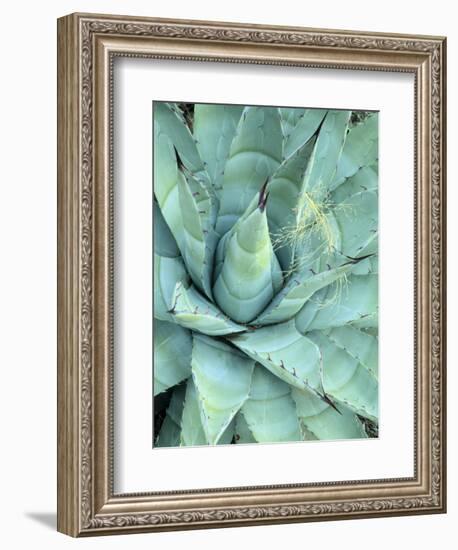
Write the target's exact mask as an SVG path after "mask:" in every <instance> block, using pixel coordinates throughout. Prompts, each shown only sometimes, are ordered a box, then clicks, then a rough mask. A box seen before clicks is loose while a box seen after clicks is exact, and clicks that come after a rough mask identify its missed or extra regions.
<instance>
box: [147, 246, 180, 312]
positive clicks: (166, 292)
mask: <svg viewBox="0 0 458 550" xmlns="http://www.w3.org/2000/svg"><path fill="white" fill-rule="evenodd" d="M180 282H181V283H183V284H187V282H188V274H187V272H186V268H185V265H184V263H183V260H182V259H181V257H177V258H169V257H168V256H159V255H158V254H154V284H153V288H154V317H155V318H156V319H161V320H162V321H173V316H172V315H171V314H170V308H171V307H172V304H173V294H174V291H175V286H176V285H177V283H180Z"/></svg>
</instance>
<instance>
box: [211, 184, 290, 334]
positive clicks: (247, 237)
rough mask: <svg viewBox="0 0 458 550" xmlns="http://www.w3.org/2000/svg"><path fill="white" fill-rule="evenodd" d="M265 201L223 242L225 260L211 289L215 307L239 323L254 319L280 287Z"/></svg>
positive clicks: (241, 221) (263, 198) (263, 199)
mask: <svg viewBox="0 0 458 550" xmlns="http://www.w3.org/2000/svg"><path fill="white" fill-rule="evenodd" d="M264 201H265V195H264V193H263V192H262V193H260V199H259V207H257V208H256V209H255V210H254V211H253V212H252V213H251V214H250V215H249V216H247V217H246V218H242V219H241V220H239V222H237V224H236V225H235V226H234V229H233V231H232V234H231V235H230V236H229V237H228V238H227V240H226V241H225V243H224V244H225V257H224V260H223V262H222V266H221V267H220V268H219V276H218V278H217V280H216V282H215V285H214V287H213V294H214V297H215V301H216V303H217V304H218V305H219V307H220V308H221V309H222V310H223V311H224V313H226V314H227V315H229V317H230V318H231V319H233V320H234V321H237V322H239V323H247V322H249V321H251V320H252V319H254V318H255V317H256V315H258V314H259V313H260V312H261V311H262V310H263V309H264V308H265V307H266V306H267V304H268V303H269V302H270V301H271V299H272V298H273V296H274V295H275V293H276V292H278V290H279V289H280V288H281V285H282V274H281V268H280V265H279V263H278V260H277V257H276V256H275V253H274V251H273V247H272V243H271V240H270V235H269V228H268V224H267V216H266V211H265V202H264Z"/></svg>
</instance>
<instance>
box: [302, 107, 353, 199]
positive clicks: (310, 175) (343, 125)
mask: <svg viewBox="0 0 458 550" xmlns="http://www.w3.org/2000/svg"><path fill="white" fill-rule="evenodd" d="M350 114H351V111H328V113H327V114H326V116H325V118H324V120H323V122H322V124H321V127H320V130H319V133H318V137H317V140H316V143H315V147H314V150H313V152H312V156H311V158H310V162H309V164H308V166H307V171H306V173H305V176H304V190H305V192H306V193H308V194H309V195H311V196H312V197H313V200H314V201H315V202H319V201H320V200H322V199H323V198H324V197H325V196H326V194H327V193H328V186H329V184H330V182H331V181H332V180H333V178H334V176H335V173H336V170H337V165H338V164H339V160H340V156H341V154H342V148H343V146H344V143H345V139H346V136H347V129H348V121H349V119H350ZM302 203H303V204H306V203H305V200H303V201H302ZM301 206H302V205H299V207H301Z"/></svg>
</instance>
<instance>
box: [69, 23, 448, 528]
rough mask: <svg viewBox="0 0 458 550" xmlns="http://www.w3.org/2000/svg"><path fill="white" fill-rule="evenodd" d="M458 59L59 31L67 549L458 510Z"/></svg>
mask: <svg viewBox="0 0 458 550" xmlns="http://www.w3.org/2000/svg"><path fill="white" fill-rule="evenodd" d="M445 46H446V42H445V38H443V37H433V36H404V35H390V34H380V33H378V34H377V33H366V32H352V31H341V30H319V29H306V28H292V27H267V26H260V25H253V24H239V23H215V22H208V21H181V20H164V19H154V18H144V17H126V16H111V15H110V16H106V15H94V14H73V15H69V16H66V17H63V18H61V19H59V20H58V239H59V241H58V250H59V264H58V272H59V277H58V319H59V323H58V331H59V332H58V530H59V531H61V532H63V533H66V534H68V535H71V536H90V535H104V534H119V533H134V532H144V531H161V530H177V529H197V528H212V527H229V526H246V525H256V524H268V523H286V522H298V521H303V522H305V521H320V520H337V519H348V518H361V517H375V516H393V515H406V514H427V513H440V512H444V511H445V507H446V478H445V474H446V471H445Z"/></svg>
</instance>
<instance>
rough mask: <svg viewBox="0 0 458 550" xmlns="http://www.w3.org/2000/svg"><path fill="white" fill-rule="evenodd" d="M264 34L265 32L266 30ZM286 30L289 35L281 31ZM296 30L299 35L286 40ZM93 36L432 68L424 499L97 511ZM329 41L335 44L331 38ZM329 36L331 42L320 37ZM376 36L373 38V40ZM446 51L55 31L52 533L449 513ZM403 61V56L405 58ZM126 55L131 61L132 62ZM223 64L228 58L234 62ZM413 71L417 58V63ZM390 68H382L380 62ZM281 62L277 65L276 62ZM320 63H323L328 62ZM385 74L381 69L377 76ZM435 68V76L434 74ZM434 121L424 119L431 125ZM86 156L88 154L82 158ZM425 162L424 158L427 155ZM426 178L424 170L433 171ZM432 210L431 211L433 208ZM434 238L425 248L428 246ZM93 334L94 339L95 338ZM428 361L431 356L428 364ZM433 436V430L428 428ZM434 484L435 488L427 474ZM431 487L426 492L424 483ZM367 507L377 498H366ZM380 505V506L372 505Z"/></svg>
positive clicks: (234, 32)
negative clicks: (345, 51)
mask: <svg viewBox="0 0 458 550" xmlns="http://www.w3.org/2000/svg"><path fill="white" fill-rule="evenodd" d="M269 30H271V31H272V32H266V31H269ZM280 30H284V31H285V34H283V33H282V34H281V35H280V33H279V32H278V31H280ZM295 30H297V34H294V33H291V31H295ZM92 32H94V33H98V34H102V35H105V36H108V35H110V34H113V32H114V33H115V34H116V35H118V36H119V35H129V36H135V37H136V38H139V37H141V36H150V35H152V36H155V37H160V39H161V40H162V39H163V38H165V39H166V41H170V40H172V39H174V38H176V39H178V40H179V41H181V40H185V41H192V42H195V43H198V42H201V41H207V40H208V41H210V42H213V44H215V43H219V44H221V43H227V44H232V43H236V42H238V43H245V44H246V43H250V42H253V43H256V44H259V45H260V44H261V43H262V44H273V45H275V44H283V43H285V44H286V43H288V44H289V45H293V44H296V45H297V43H299V45H300V47H302V46H312V48H313V47H314V46H316V45H317V43H316V41H315V39H316V38H318V39H320V40H321V39H323V43H325V46H324V47H325V48H328V47H331V48H333V49H334V48H335V51H338V50H339V49H341V48H349V49H351V50H353V49H355V50H361V49H363V50H365V51H366V52H369V51H371V50H373V51H374V50H376V51H378V52H379V53H381V52H384V51H385V50H386V51H395V50H396V51H403V52H404V54H406V53H408V54H410V55H412V54H413V53H420V52H421V55H422V56H423V55H427V56H429V61H428V63H429V62H431V61H432V62H433V63H432V68H433V70H432V75H430V76H433V86H432V88H433V89H432V90H431V89H430V88H429V86H428V95H429V91H433V98H432V99H433V105H434V106H435V109H434V108H433V115H435V116H434V119H433V120H434V130H435V132H433V134H434V135H433V136H430V137H431V143H430V148H429V153H431V151H433V152H434V153H435V158H434V162H433V163H432V164H433V166H432V173H431V171H429V170H428V172H429V176H430V178H431V179H429V178H428V179H427V180H426V181H430V182H431V184H433V196H431V195H429V197H428V198H427V201H426V202H427V206H428V207H429V209H430V210H429V212H430V215H431V214H432V218H433V219H432V221H433V222H434V225H433V226H430V229H431V230H432V238H433V242H432V243H430V246H431V248H430V252H431V253H432V257H433V258H434V261H433V265H431V264H429V266H430V268H431V267H433V266H434V268H435V269H434V270H433V276H432V277H431V278H430V277H428V286H429V291H431V289H432V290H433V302H434V304H435V311H433V312H431V317H429V319H428V327H431V325H430V323H433V326H434V328H435V332H434V335H433V336H435V338H434V337H433V342H435V345H434V344H433V346H432V348H433V350H434V351H433V354H432V356H433V374H434V378H433V379H432V380H431V379H430V380H429V382H430V383H431V388H430V389H431V390H434V396H435V400H434V403H433V407H432V408H433V411H434V413H433V418H434V426H433V445H432V448H430V447H429V446H428V451H427V452H428V453H430V452H432V454H431V455H429V456H428V459H430V458H433V459H434V466H435V471H433V472H431V471H429V472H428V476H427V477H428V480H427V484H428V487H427V488H426V490H427V494H424V495H418V496H415V495H413V494H412V495H411V497H409V496H407V497H405V496H402V495H398V497H399V498H395V497H391V498H388V496H387V498H385V499H382V500H381V497H382V496H381V495H380V497H370V498H369V500H366V499H365V498H363V499H356V500H354V501H351V502H345V501H343V502H337V501H336V503H333V502H330V503H329V504H326V503H318V504H317V503H311V504H304V505H296V506H295V505H293V504H291V503H287V504H286V503H285V506H283V505H280V506H272V505H262V506H259V507H257V508H254V507H251V506H249V505H248V506H247V507H246V508H240V507H235V508H231V507H228V508H224V507H223V508H219V507H217V508H212V509H207V510H205V509H203V508H201V507H199V509H196V510H190V511H177V510H165V511H161V512H159V513H154V512H151V513H149V512H148V511H145V512H144V513H131V512H130V513H127V511H124V510H122V508H120V509H119V510H117V511H116V512H114V513H112V515H105V514H103V512H102V513H101V514H100V513H95V510H94V496H95V495H94V490H95V484H96V480H95V479H94V477H97V472H96V471H94V466H95V464H94V462H97V460H96V456H94V449H93V444H94V441H93V436H94V428H95V425H96V424H97V423H98V422H97V421H96V418H95V416H94V414H95V412H96V411H95V409H94V406H93V405H94V401H93V400H95V399H96V396H95V395H94V392H93V390H94V384H95V382H96V380H94V372H93V364H92V363H93V359H94V351H95V350H94V346H93V334H92V333H93V329H94V328H96V327H93V323H94V320H96V319H97V315H96V316H95V317H94V297H93V291H94V268H95V266H94V258H93V252H94V251H93V245H94V242H93V241H94V231H95V226H94V219H93V199H94V192H95V189H94V181H93V179H94V173H93V172H92V171H93V169H94V167H93V166H92V160H93V159H92V157H91V154H92V153H90V152H91V151H92V150H93V143H92V142H93V139H94V135H93V133H94V128H93V122H94V120H93V115H94V113H93V105H92V101H93V97H92V93H93V91H94V90H93V89H92V88H93V84H94V82H93V79H92V76H93V75H92V70H93V67H92V63H93V60H92V53H93V51H92V42H91V34H92ZM334 33H335V34H334ZM324 35H326V37H324ZM376 37H377V38H376ZM88 39H89V40H88ZM445 49H446V43H445V39H444V38H443V37H416V36H409V35H406V36H405V37H404V38H402V35H389V34H384V33H362V32H359V31H340V30H339V31H337V30H336V31H332V30H329V29H306V28H297V29H296V28H294V27H290V28H287V27H266V26H264V25H262V26H261V25H259V26H258V25H252V24H242V23H239V24H232V23H226V22H209V21H205V22H199V21H185V20H164V19H157V18H145V17H124V16H111V15H110V16H100V15H97V14H72V15H69V16H66V17H63V18H61V19H60V20H59V21H58V52H59V53H58V233H59V236H58V325H59V329H58V530H59V531H61V532H63V533H66V534H68V535H71V536H81V535H83V536H91V535H102V534H105V535H106V534H114V533H127V532H139V531H140V532H144V531H162V530H176V529H200V528H208V527H229V526H242V525H254V524H261V523H264V524H273V523H287V522H288V523H289V522H295V521H317V520H322V521H323V520H331V519H357V518H360V517H375V516H378V517H383V516H390V515H405V514H422V513H423V514H424V513H440V512H444V511H445V496H446V493H445V492H446V481H445V473H446V472H445V460H446V456H445V450H446V448H445V393H444V392H445V336H446V335H445V316H446V311H445V282H446V273H445V265H446V264H445V245H446V242H445V214H446V212H445V115H446V106H445V100H446V91H445V76H446V67H445V63H446V54H445ZM404 54H403V55H404ZM129 55H132V56H135V53H132V52H131V53H130V54H129ZM229 60H230V59H229ZM412 61H413V58H412ZM385 63H386V61H385V62H384V63H383V64H385ZM280 64H281V63H280ZM325 65H326V63H325ZM382 70H383V69H382ZM430 70H431V68H430ZM430 116H431V111H429V114H428V123H429V122H431V119H430ZM88 152H89V153H90V154H88ZM427 156H429V154H428V155H427ZM430 168H431V166H430ZM430 200H432V203H430ZM428 240H429V239H427V241H428ZM94 336H95V335H94ZM430 357H431V356H430ZM429 427H430V429H431V425H430V426H429ZM431 474H433V481H432V480H431V478H430V475H431ZM431 481H432V483H431ZM371 498H373V500H371ZM377 499H378V500H377Z"/></svg>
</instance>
